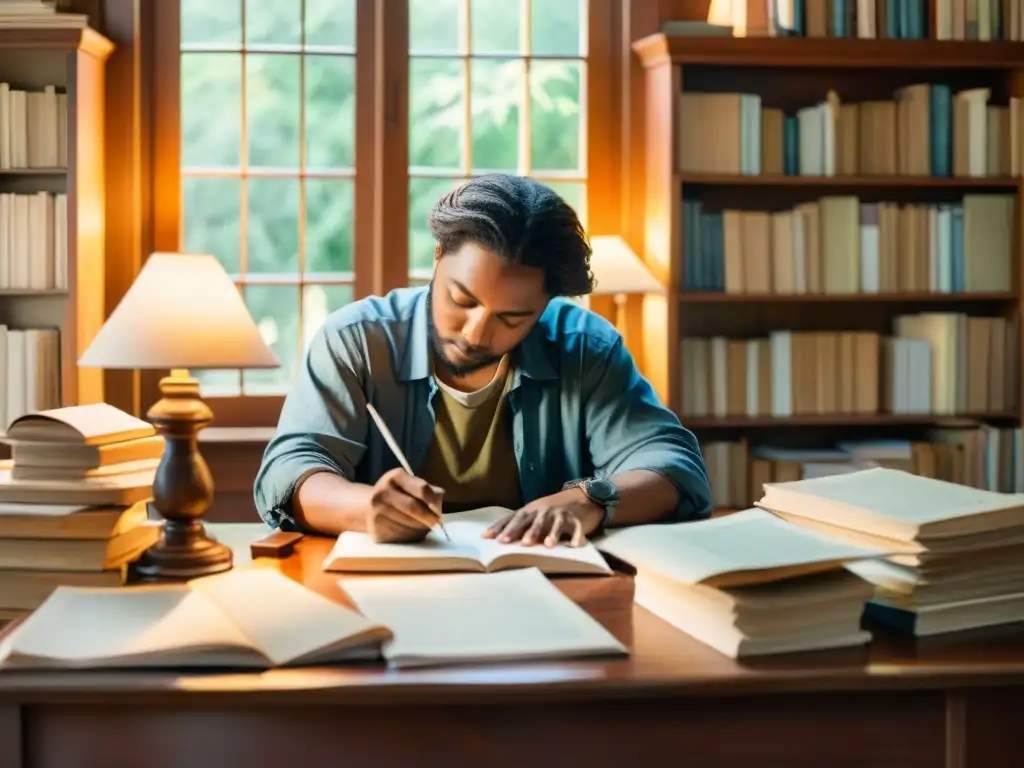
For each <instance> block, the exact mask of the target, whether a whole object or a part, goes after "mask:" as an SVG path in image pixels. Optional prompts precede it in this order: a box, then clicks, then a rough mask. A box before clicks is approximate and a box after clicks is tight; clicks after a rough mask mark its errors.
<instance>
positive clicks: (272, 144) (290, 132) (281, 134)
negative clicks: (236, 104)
mask: <svg viewBox="0 0 1024 768" xmlns="http://www.w3.org/2000/svg"><path fill="white" fill-rule="evenodd" d="M299 66H300V57H299V56H297V55H296V56H291V55H284V54H249V55H247V56H246V68H245V76H246V83H245V98H246V104H245V107H246V112H247V115H246V131H247V132H248V143H249V165H254V166H277V167H286V168H298V166H299Z"/></svg>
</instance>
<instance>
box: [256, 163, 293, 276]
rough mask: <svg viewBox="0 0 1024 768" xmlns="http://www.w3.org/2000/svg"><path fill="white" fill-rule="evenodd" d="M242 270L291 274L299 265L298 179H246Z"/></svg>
mask: <svg viewBox="0 0 1024 768" xmlns="http://www.w3.org/2000/svg"><path fill="white" fill-rule="evenodd" d="M246 192H247V194H248V206H247V210H248V222H247V226H246V272H263V273H268V272H269V273H279V274H280V273H286V274H294V273H295V272H297V271H298V268H299V180H298V179H258V178H250V179H248V181H247V182H246Z"/></svg>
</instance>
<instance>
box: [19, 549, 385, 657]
mask: <svg viewBox="0 0 1024 768" xmlns="http://www.w3.org/2000/svg"><path fill="white" fill-rule="evenodd" d="M391 637H392V634H391V630H390V629H388V628H386V627H384V626H383V625H381V624H379V623H377V622H374V621H372V620H370V619H367V618H365V617H363V616H361V615H359V614H358V613H356V612H355V611H352V610H350V609H348V608H346V607H345V606H343V605H341V604H339V603H335V602H333V601H331V600H328V599H327V598H326V597H323V596H321V595H318V594H316V593H315V592H312V591H310V590H308V589H306V588H305V587H303V586H302V585H300V584H298V583H297V582H294V581H292V580H291V579H289V578H288V577H287V576H284V575H283V574H281V573H278V572H277V571H273V570H270V569H259V568H258V569H251V570H250V569H238V570H234V571H229V572H228V573H224V574H219V575H216V576H207V577H205V578H201V579H196V580H194V581H192V582H189V583H187V584H171V585H159V586H141V587H129V588H102V587H100V588H88V587H58V588H57V589H56V590H54V591H53V592H52V593H51V595H50V597H49V598H48V599H47V600H46V601H45V602H44V603H43V604H42V605H41V606H40V607H39V608H37V609H36V611H35V612H34V613H32V614H31V615H30V616H29V617H28V618H27V619H25V620H24V621H23V622H22V623H21V624H20V625H18V626H17V627H15V628H14V629H13V630H12V631H11V632H10V633H9V634H7V635H6V636H5V637H4V638H3V639H2V640H0V668H3V669H50V670H53V669H102V668H156V667H164V668H196V667H206V668H216V667H236V668H252V669H266V668H270V667H280V666H293V665H301V664H327V663H332V662H341V661H346V660H353V659H366V658H380V656H381V645H382V644H383V643H384V642H385V641H387V640H390V639H391Z"/></svg>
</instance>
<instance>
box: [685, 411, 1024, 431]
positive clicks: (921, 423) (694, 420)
mask: <svg viewBox="0 0 1024 768" xmlns="http://www.w3.org/2000/svg"><path fill="white" fill-rule="evenodd" d="M679 420H680V421H681V422H682V424H683V426H684V427H686V428H687V429H769V428H774V427H857V426H882V427H885V426H892V427H912V426H918V427H929V426H932V427H966V428H971V427H976V426H979V425H981V424H985V423H988V422H993V421H996V422H1008V421H1019V420H1020V415H1019V414H1018V413H1016V412H1013V413H970V414H955V415H953V414H951V415H944V414H934V413H933V414H898V413H830V414H806V415H800V416H786V417H774V416H763V417H759V416H751V417H745V416H725V417H723V418H717V417H714V416H710V417H709V416H684V415H682V414H680V415H679Z"/></svg>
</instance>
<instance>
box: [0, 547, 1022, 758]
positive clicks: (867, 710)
mask: <svg viewBox="0 0 1024 768" xmlns="http://www.w3.org/2000/svg"><path fill="white" fill-rule="evenodd" d="M328 545H329V542H326V541H323V540H314V539H306V540H305V541H303V542H302V543H301V544H300V545H299V547H298V549H297V551H296V553H295V555H294V556H293V557H292V558H290V559H288V560H287V561H282V562H280V563H278V562H275V561H268V560H259V561H256V563H254V565H253V567H279V568H281V569H282V570H283V571H284V572H285V573H287V574H289V575H290V576H292V577H293V578H296V579H298V580H300V581H303V582H304V583H306V584H307V585H309V586H310V587H311V588H313V589H316V590H318V591H320V592H322V593H324V594H326V595H328V596H331V597H333V598H335V599H343V595H342V593H341V592H340V590H339V589H338V588H337V587H336V584H335V582H336V577H335V576H334V575H328V574H324V573H323V572H322V571H321V570H320V563H321V561H322V559H323V555H324V554H325V553H326V550H327V547H328ZM576 581H577V582H578V581H579V580H576ZM619 583H620V584H621V583H623V582H622V581H620V582H619ZM563 588H565V589H566V591H572V590H574V589H575V590H576V592H575V593H574V596H575V597H576V598H577V599H579V600H580V601H581V602H582V603H583V604H586V605H588V607H589V608H590V609H591V610H593V611H594V613H595V615H596V616H597V617H598V618H599V619H600V620H602V622H603V623H605V624H606V626H609V627H610V628H611V629H612V631H613V632H614V633H615V634H616V635H618V636H619V637H620V638H621V639H623V640H625V641H626V642H628V643H630V645H631V647H632V650H633V652H632V656H631V658H629V659H621V660H615V661H607V662H574V663H546V664H527V665H504V666H496V667H486V668H477V669H471V668H462V669H458V668H454V669H453V668H450V669H437V670H418V671H404V672H401V673H396V672H389V671H386V670H383V669H381V668H379V667H376V666H363V667H348V668H332V669H316V670H275V671H272V672H267V673H264V674H213V675H176V674H162V673H134V672H131V673H73V674H66V675H65V674H61V675H56V674H23V673H19V674H11V673H7V674H4V675H0V768H11V767H15V766H18V767H20V766H25V767H29V766H31V768H44V767H45V768H49V767H51V766H76V768H90V767H91V766H96V767H97V768H100V767H102V768H120V766H125V767H126V768H127V767H128V766H130V767H131V768H139V766H145V767H146V768H164V766H167V767H171V766H174V767H175V768H204V767H205V766H226V765H231V766H238V768H254V767H255V766H274V768H279V767H280V766H282V765H287V766H294V767H295V768H314V767H316V768H318V767H319V766H321V765H332V766H335V765H338V766H345V767H346V768H347V767H348V766H360V767H361V766H400V767H402V768H405V767H406V766H431V767H439V768H453V767H454V766H461V765H467V766H472V767H473V768H483V767H484V766H487V767H488V768H491V767H492V766H494V767H496V766H529V767H530V768H541V767H542V766H581V767H583V768H597V767H598V766H612V765H614V766H624V765H626V764H627V763H629V764H632V765H636V766H638V768H640V767H641V766H642V767H643V768H654V767H656V766H674V767H675V766H700V768H711V767H712V766H714V767H716V768H721V767H723V766H729V768H737V767H738V766H744V768H746V767H747V766H750V767H756V768H768V767H771V766H786V767H787V768H792V767H794V766H816V767H818V766H823V767H826V768H834V767H840V768H842V767H845V766H871V768H884V767H887V766H899V768H911V767H912V766H922V767H923V766H927V767H928V768H932V767H949V768H958V767H959V766H983V767H984V768H998V767H999V766H1021V765H1024V739H1022V737H1021V732H1022V730H1024V643H1022V637H1024V632H1020V631H1017V632H1016V633H1010V634H1005V635H1004V636H1003V637H1001V638H1000V637H990V638H989V639H987V640H985V641H981V640H975V641H972V642H962V643H961V644H959V645H954V646H950V647H947V648H934V647H933V648H929V647H925V646H923V645H920V644H919V645H917V646H915V644H914V643H913V642H912V641H909V640H897V639H894V638H891V637H887V636H884V635H881V636H879V637H878V639H877V641H876V643H875V644H874V645H873V646H872V648H871V650H870V651H869V652H867V651H862V652H853V653H841V654H835V653H832V654H803V655H793V656H788V657H779V658H775V659H771V660H766V661H762V662H758V663H756V664H737V663H735V662H733V661H731V660H729V659H727V658H724V657H723V656H721V655H719V654H718V653H716V652H715V651H713V650H711V649H709V648H707V647H705V646H703V645H701V644H699V643H697V642H696V641H694V640H692V639H690V638H689V637H688V636H687V635H684V634H682V633H680V632H678V631H676V630H674V629H673V628H672V627H670V626H668V625H667V624H665V623H664V622H662V621H660V620H658V619H656V618H655V617H654V616H652V615H651V614H649V613H647V612H646V611H644V610H642V609H639V608H633V607H629V606H623V605H616V604H615V603H616V600H617V599H618V598H616V597H615V592H616V590H618V591H619V592H620V593H621V592H622V590H619V589H618V587H612V588H611V589H610V590H609V588H608V587H607V586H605V587H599V586H597V585H596V584H594V583H591V585H590V586H589V587H586V586H580V585H577V586H575V587H563ZM602 590H603V591H602ZM627 599H628V598H627ZM620 602H622V601H620Z"/></svg>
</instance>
